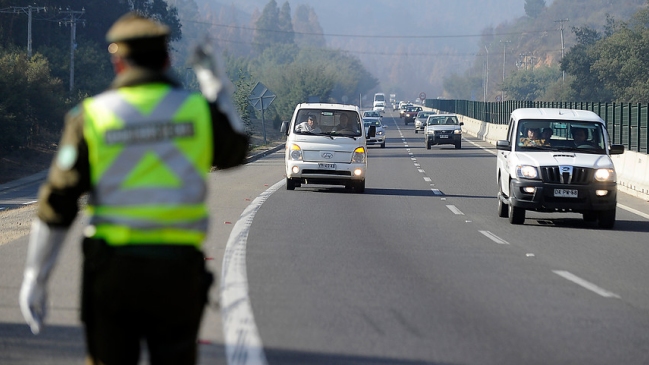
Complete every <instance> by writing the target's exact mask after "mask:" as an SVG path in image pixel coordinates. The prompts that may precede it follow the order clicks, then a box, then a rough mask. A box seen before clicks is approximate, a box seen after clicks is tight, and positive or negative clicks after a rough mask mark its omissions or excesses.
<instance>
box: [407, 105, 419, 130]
mask: <svg viewBox="0 0 649 365" xmlns="http://www.w3.org/2000/svg"><path fill="white" fill-rule="evenodd" d="M420 111H421V107H420V106H409V107H407V108H406V110H404V112H403V123H404V124H405V125H408V123H413V122H414V121H415V118H416V117H417V113H419V112H420Z"/></svg>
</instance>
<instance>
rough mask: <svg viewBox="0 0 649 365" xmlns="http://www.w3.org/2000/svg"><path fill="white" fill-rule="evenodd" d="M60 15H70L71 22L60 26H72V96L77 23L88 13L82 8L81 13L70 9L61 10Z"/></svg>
mask: <svg viewBox="0 0 649 365" xmlns="http://www.w3.org/2000/svg"><path fill="white" fill-rule="evenodd" d="M59 13H61V14H69V15H70V19H69V20H64V21H61V22H59V25H61V24H65V26H67V25H68V24H70V94H72V90H73V89H74V51H75V50H76V49H77V43H76V40H77V21H78V20H79V19H80V18H81V17H82V16H83V14H85V13H86V9H85V8H81V11H78V10H77V11H75V10H70V8H68V9H66V10H61V9H59ZM82 23H83V25H84V26H85V25H86V21H85V20H82Z"/></svg>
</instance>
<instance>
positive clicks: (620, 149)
mask: <svg viewBox="0 0 649 365" xmlns="http://www.w3.org/2000/svg"><path fill="white" fill-rule="evenodd" d="M608 151H609V153H610V154H611V155H621V154H623V153H624V145H623V144H612V145H611V146H610V147H609V148H608Z"/></svg>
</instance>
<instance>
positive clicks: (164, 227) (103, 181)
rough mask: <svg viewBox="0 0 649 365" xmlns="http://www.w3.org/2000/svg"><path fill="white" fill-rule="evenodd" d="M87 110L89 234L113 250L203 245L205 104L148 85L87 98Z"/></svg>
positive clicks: (208, 157) (208, 131)
mask: <svg viewBox="0 0 649 365" xmlns="http://www.w3.org/2000/svg"><path fill="white" fill-rule="evenodd" d="M83 107H84V113H85V118H86V119H85V124H84V137H85V139H86V141H87V143H88V155H89V160H90V176H91V186H92V190H91V194H90V197H89V201H88V212H89V215H90V223H89V227H88V229H87V236H90V237H94V238H99V239H104V240H105V241H106V242H107V243H108V244H109V245H113V246H121V245H129V244H175V245H194V246H196V247H200V246H201V243H202V241H203V239H204V238H205V234H206V232H207V225H208V212H207V207H206V206H205V203H204V202H205V197H206V195H207V186H206V185H207V184H206V178H207V173H208V172H209V170H210V167H211V162H212V125H211V119H210V112H209V108H208V105H207V102H206V101H205V99H204V98H203V97H202V96H201V95H200V94H197V93H190V92H188V91H184V90H180V89H174V88H171V87H170V86H169V85H166V84H144V85H139V86H132V87H123V88H119V89H117V90H111V91H107V92H104V93H102V94H100V95H98V96H96V97H93V98H88V99H86V100H84V102H83Z"/></svg>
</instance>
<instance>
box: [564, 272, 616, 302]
mask: <svg viewBox="0 0 649 365" xmlns="http://www.w3.org/2000/svg"><path fill="white" fill-rule="evenodd" d="M552 272H553V273H555V274H557V275H559V276H561V277H562V278H564V279H567V280H570V281H572V282H573V283H575V284H577V285H580V286H582V287H584V288H586V289H588V290H590V291H592V292H595V293H597V294H599V295H601V296H603V297H604V298H620V296H619V295H617V294H615V293H611V292H610V291H608V290H605V289H602V288H600V287H598V286H597V285H595V284H593V283H591V282H588V281H586V280H584V279H582V278H580V277H578V276H577V275H575V274H572V273H570V272H568V271H563V270H552Z"/></svg>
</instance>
